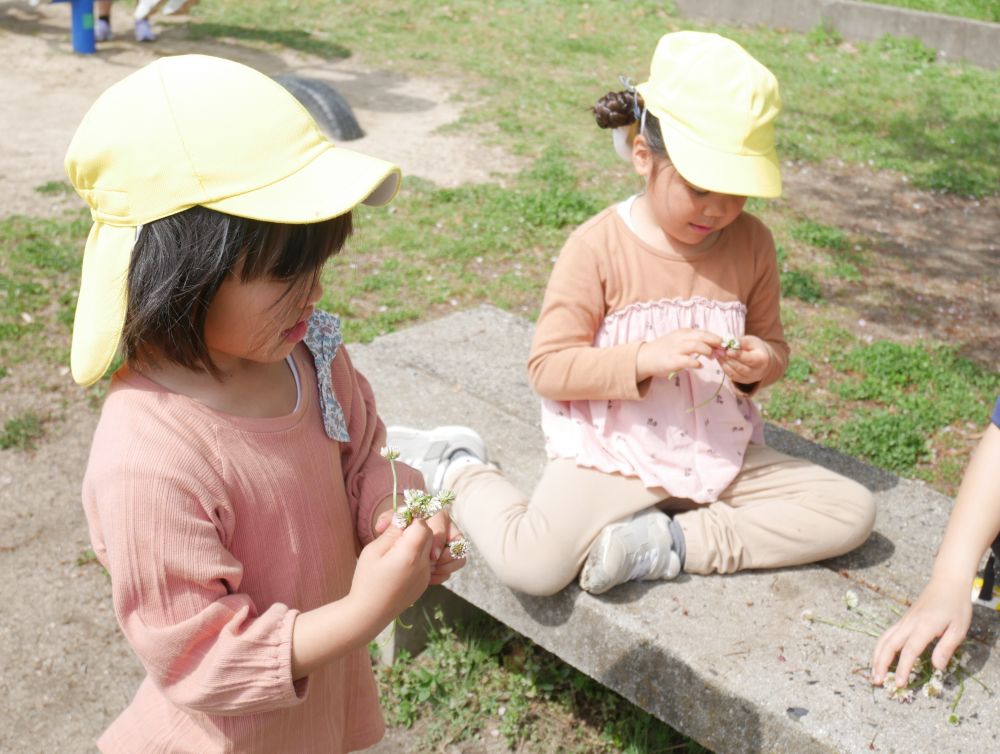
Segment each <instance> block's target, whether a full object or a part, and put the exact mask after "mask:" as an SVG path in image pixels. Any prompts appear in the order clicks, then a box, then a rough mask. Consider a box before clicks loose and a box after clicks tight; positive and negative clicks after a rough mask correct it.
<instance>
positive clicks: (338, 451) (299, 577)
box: [83, 346, 423, 754]
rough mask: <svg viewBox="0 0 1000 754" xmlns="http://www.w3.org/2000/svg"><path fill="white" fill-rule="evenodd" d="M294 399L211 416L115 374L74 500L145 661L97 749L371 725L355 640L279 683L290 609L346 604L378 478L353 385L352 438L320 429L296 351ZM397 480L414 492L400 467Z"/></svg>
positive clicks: (374, 711) (371, 428) (369, 691)
mask: <svg viewBox="0 0 1000 754" xmlns="http://www.w3.org/2000/svg"><path fill="white" fill-rule="evenodd" d="M294 358H295V361H296V364H297V365H298V370H299V374H300V376H301V379H302V396H301V400H300V405H299V407H298V409H297V410H296V411H295V412H294V413H293V414H291V415H289V416H284V417H280V418H274V419H257V418H243V417H235V416H230V415H226V414H222V413H219V412H216V411H213V410H211V409H209V408H207V407H205V406H204V405H202V404H199V403H197V402H195V401H193V400H191V399H189V398H186V397H184V396H180V395H177V394H174V393H170V392H168V391H166V390H165V389H164V388H162V387H160V386H159V385H157V384H155V383H153V382H151V381H149V380H148V379H145V378H144V377H142V376H140V375H138V374H137V373H135V372H131V371H129V370H128V369H127V368H123V369H122V370H121V371H119V372H118V374H116V375H115V377H114V379H113V380H112V384H111V389H110V391H109V393H108V397H107V400H106V401H105V404H104V408H103V411H102V413H101V418H100V422H99V424H98V427H97V430H96V433H95V435H94V442H93V446H92V448H91V454H90V460H89V463H88V466H87V472H86V475H85V478H84V484H83V504H84V509H85V512H86V515H87V520H88V523H89V527H90V536H91V541H92V542H93V546H94V551H95V552H96V553H97V556H98V558H99V560H100V561H101V563H103V564H104V566H105V567H106V568H107V569H108V571H109V573H110V575H111V586H112V596H113V601H114V609H115V613H116V615H117V618H118V621H119V624H120V625H121V627H122V630H123V631H124V633H125V636H126V637H127V639H128V641H129V643H130V644H131V645H132V647H133V649H134V650H135V652H136V654H137V655H138V656H139V659H140V660H141V662H142V664H143V665H144V666H145V668H146V671H147V674H148V675H147V677H146V679H145V680H144V681H143V683H142V684H141V685H140V687H139V689H138V691H137V693H136V695H135V698H134V700H133V701H132V703H131V705H130V706H129V707H128V708H127V709H126V710H125V711H124V712H123V713H122V714H121V715H120V716H119V717H118V719H116V720H115V721H114V723H112V725H111V726H110V727H109V728H108V730H107V731H106V732H105V733H104V735H103V736H102V737H101V739H100V740H99V741H98V746H99V748H100V749H101V750H102V751H105V752H168V751H169V752H178V751H190V752H241V753H242V752H268V753H269V754H270V753H271V752H286V751H287V752H303V753H304V752H323V754H330V753H331V752H343V751H351V750H355V749H359V748H364V747H367V746H370V745H372V744H373V743H375V742H376V741H378V740H379V739H380V738H381V737H382V734H383V732H384V724H383V722H382V717H381V713H380V711H379V707H378V697H377V693H376V688H375V681H374V676H373V674H372V670H371V663H370V660H369V658H368V654H367V651H366V650H365V649H359V650H358V651H356V652H354V653H352V654H350V655H349V656H347V657H345V658H342V659H341V660H339V661H337V662H334V663H332V664H330V665H328V666H326V667H324V668H323V669H322V670H319V671H317V672H315V673H313V674H312V675H311V676H309V677H308V678H306V679H302V680H301V681H299V682H293V681H292V677H291V649H290V647H291V635H292V626H293V623H294V620H295V617H296V615H297V614H298V612H299V611H306V610H310V609H312V608H315V607H319V606H320V605H323V604H326V603H328V602H331V601H334V600H337V599H340V598H342V597H344V596H345V595H346V594H347V593H348V591H349V590H350V586H351V580H352V577H353V575H354V568H355V564H356V560H357V553H358V551H359V547H360V544H361V543H367V542H368V541H370V540H371V539H372V532H371V523H370V522H371V516H372V512H373V510H374V507H375V506H376V504H377V503H378V502H379V501H380V500H381V499H383V498H384V497H385V496H387V495H389V494H391V491H392V476H391V472H390V469H389V465H388V462H387V461H385V460H384V459H383V458H382V457H381V456H380V455H379V450H380V448H381V447H382V445H384V443H385V428H384V427H383V425H382V422H381V421H380V420H379V419H378V416H377V415H376V413H375V404H374V399H373V397H372V391H371V388H370V387H369V385H368V383H367V381H366V380H365V379H364V377H362V376H361V375H360V374H359V373H358V372H356V371H355V370H354V368H353V366H352V365H351V362H350V359H349V357H348V355H347V352H346V349H345V348H343V347H341V349H340V351H339V353H338V355H337V357H336V358H335V359H334V362H333V367H332V373H333V385H334V390H335V392H336V395H337V398H338V400H339V402H340V404H341V406H342V408H343V410H344V416H345V419H346V423H347V428H348V431H349V433H350V436H351V441H350V443H338V442H335V441H333V440H330V439H329V438H328V437H327V436H326V434H325V433H324V430H323V422H322V417H321V414H320V409H319V400H318V395H317V387H316V378H315V374H314V367H313V362H312V357H311V355H310V354H309V351H308V350H307V349H306V348H305V347H304V346H299V347H298V348H297V349H296V351H295V353H294ZM398 470H399V472H400V477H401V478H400V485H401V488H406V487H422V486H423V484H422V482H423V480H422V479H421V478H420V476H419V474H418V473H417V472H415V471H413V470H412V469H409V468H408V467H405V466H400V467H398Z"/></svg>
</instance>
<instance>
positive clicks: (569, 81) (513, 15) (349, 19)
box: [189, 0, 1000, 196]
mask: <svg viewBox="0 0 1000 754" xmlns="http://www.w3.org/2000/svg"><path fill="white" fill-rule="evenodd" d="M483 9H484V5H483V3H482V2H475V1H474V0H456V1H455V2H450V3H448V4H447V5H438V4H436V3H423V2H414V3H411V4H401V3H398V2H394V1H390V0H371V2H368V3H363V4H358V3H330V2H325V0H301V2H298V3H296V4H295V8H294V13H293V14H291V13H290V8H289V6H288V5H287V4H286V3H281V2H260V3H244V2H241V1H240V0H204V2H202V3H201V4H200V5H199V6H197V7H196V9H195V21H194V22H192V24H191V25H190V27H189V28H190V30H191V33H192V34H194V35H198V34H203V33H205V34H207V33H208V32H212V31H213V30H216V29H217V27H216V26H213V25H219V24H223V25H225V26H226V27H229V28H230V29H231V30H232V29H243V30H244V32H243V34H244V36H242V37H240V38H241V39H252V38H254V36H255V35H258V36H259V35H260V34H261V32H259V31H258V30H272V31H273V30H275V29H278V30H280V29H291V28H295V29H299V30H304V31H305V32H306V33H307V36H306V37H303V38H301V39H299V38H298V37H290V38H287V39H284V41H285V42H286V43H288V44H290V45H291V46H293V47H296V48H297V49H301V50H303V51H306V52H313V53H317V54H322V55H326V56H332V57H338V58H339V57H343V56H344V55H345V52H346V53H347V54H350V55H359V56H361V57H363V59H364V61H365V62H366V63H368V64H369V65H372V66H376V67H379V68H388V69H390V70H394V71H398V72H401V73H404V74H407V75H421V74H428V75H435V76H438V77H441V76H443V77H446V78H450V79H452V80H454V81H455V82H460V83H461V87H462V89H463V90H464V92H466V93H467V94H466V98H467V100H468V101H470V102H472V103H474V104H473V105H472V106H471V107H470V109H469V110H468V111H467V112H466V114H465V115H464V116H463V117H462V118H461V120H460V122H459V124H458V125H457V126H456V127H458V128H472V129H475V130H477V131H482V132H483V133H484V134H486V135H487V136H491V137H493V136H495V137H496V138H497V140H498V141H499V142H500V143H502V144H503V145H504V146H505V147H507V148H509V149H511V150H512V151H514V152H515V153H518V154H525V155H528V156H531V157H534V156H537V155H538V154H540V153H541V152H542V151H544V149H545V148H546V147H549V146H552V145H556V144H558V145H561V146H563V147H564V148H565V149H566V150H567V152H568V158H569V160H570V162H571V164H572V165H573V166H574V170H575V171H576V172H578V173H580V174H582V175H585V176H590V177H595V176H599V175H600V174H601V173H605V172H607V171H612V175H615V174H617V173H618V172H620V171H619V170H618V169H617V168H615V167H614V166H615V161H616V159H617V158H616V157H615V156H614V154H613V152H612V150H611V149H610V148H609V146H610V145H609V141H610V140H609V138H608V136H607V134H606V133H604V132H602V131H600V129H598V128H597V127H596V126H595V125H594V123H593V120H592V118H591V116H590V115H589V112H588V108H589V107H590V106H591V105H592V104H593V103H594V102H595V101H596V100H597V98H598V97H600V96H601V95H602V94H604V92H605V91H607V90H608V89H610V88H617V87H618V86H619V84H618V75H619V74H626V75H630V76H633V77H634V78H636V79H642V78H644V77H645V75H646V73H647V71H648V67H649V58H650V56H651V53H652V50H653V48H654V46H655V43H656V40H657V39H658V38H659V36H660V35H661V34H662V33H664V32H668V31H674V30H678V29H681V28H694V29H704V30H711V31H720V32H722V33H724V34H727V35H729V36H731V37H732V38H734V39H736V41H738V42H740V43H741V44H743V45H744V46H745V47H747V49H748V50H750V52H751V53H753V54H754V55H755V56H757V57H758V58H759V59H760V60H761V61H762V62H763V63H764V64H765V65H767V66H769V67H770V68H771V69H772V70H773V71H774V73H775V74H776V75H777V77H778V79H779V81H780V82H781V87H782V98H783V101H784V104H785V108H784V112H783V114H782V115H781V117H780V119H779V122H778V123H779V126H778V139H779V153H780V154H781V155H782V157H783V158H784V159H804V160H809V161H820V160H824V159H843V160H845V161H847V162H850V163H855V164H865V165H870V166H872V167H875V168H892V169H894V170H900V171H902V172H904V173H906V174H907V175H909V176H910V177H911V178H912V179H913V181H914V183H915V184H916V185H919V186H924V187H929V188H936V189H942V190H946V191H953V192H957V193H960V194H972V195H977V196H981V195H985V194H990V193H996V192H997V190H998V184H1000V120H998V118H997V112H998V110H1000V95H998V92H1000V71H988V70H985V69H980V68H976V67H974V66H971V65H965V64H959V63H954V64H953V63H938V62H935V60H934V57H935V56H934V53H933V51H931V50H928V49H926V48H924V47H923V46H922V45H921V44H919V43H918V42H916V41H914V40H910V39H895V38H885V39H883V40H880V41H878V42H875V43H870V44H865V43H857V44H853V45H851V46H849V47H848V46H842V45H841V44H840V42H841V40H840V39H839V38H838V37H836V36H835V35H831V34H829V33H827V32H825V31H823V30H822V29H818V30H816V31H815V32H813V33H810V34H801V33H791V32H786V31H774V30H766V29H759V28H757V29H731V28H725V27H719V26H704V25H700V24H698V23H696V22H694V21H691V20H689V19H681V18H679V17H677V16H675V15H672V14H671V13H670V12H669V6H668V5H666V4H664V3H661V2H652V1H642V0H638V1H636V2H632V3H628V4H627V5H626V6H623V5H621V4H620V3H616V2H611V0H602V1H598V2H590V3H587V4H580V3H575V2H569V0H563V1H562V2H545V3H543V2H537V1H531V0H524V1H523V2H500V3H496V4H493V5H491V6H490V10H489V12H483ZM622 28H627V29H628V33H627V34H623V33H622ZM232 33H233V32H232V31H231V32H230V34H232ZM470 39H472V40H475V41H476V43H475V44H467V43H464V42H463V40H470ZM317 45H319V47H317ZM598 182H599V183H600V181H598ZM605 183H606V181H605ZM599 191H600V189H599V187H598V192H599Z"/></svg>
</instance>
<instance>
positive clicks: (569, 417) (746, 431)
mask: <svg viewBox="0 0 1000 754" xmlns="http://www.w3.org/2000/svg"><path fill="white" fill-rule="evenodd" d="M691 327H697V328H701V329H705V330H710V331H711V332H714V333H718V334H719V335H723V336H725V335H734V336H736V337H740V336H742V335H743V334H744V332H745V327H746V306H745V305H744V304H743V303H741V302H739V301H727V302H718V301H711V300H708V299H705V298H699V297H696V298H691V299H685V300H681V299H664V300H660V301H651V302H643V303H636V304H630V305H629V306H626V307H624V308H622V309H619V310H617V311H614V312H611V313H610V314H608V316H607V317H605V319H604V321H603V323H602V324H601V327H600V329H599V330H598V332H597V334H596V336H595V338H594V345H595V346H597V347H599V348H602V347H609V346H615V345H620V344H623V343H634V342H639V341H650V340H654V339H655V338H657V337H660V336H662V335H666V334H668V333H670V332H672V331H674V330H677V329H679V328H691ZM703 364H704V365H703V367H702V368H701V369H695V370H684V371H682V372H679V373H678V374H675V375H673V377H672V378H670V379H667V378H665V377H660V378H653V379H652V381H651V385H650V387H649V391H648V392H647V393H646V395H645V397H644V398H642V399H640V400H573V401H556V400H550V399H543V401H542V429H543V431H544V433H545V444H546V450H547V451H548V453H549V455H550V456H553V457H562V458H575V459H576V462H577V463H578V464H580V465H581V466H588V467H591V468H595V469H599V470H601V471H605V472H609V473H613V472H617V473H620V474H623V475H625V476H638V477H639V478H640V479H642V481H643V482H644V483H645V484H646V486H647V487H662V488H664V489H665V490H666V491H667V492H668V493H669V494H670V495H671V496H673V497H681V498H689V499H691V500H694V501H696V502H699V503H705V502H712V501H714V500H716V499H718V496H719V494H720V493H721V492H722V491H723V490H724V489H725V488H726V487H728V486H729V484H730V482H732V480H733V478H734V477H735V476H736V474H737V473H738V472H739V470H740V467H741V466H742V464H743V454H744V452H745V451H746V447H747V445H748V444H749V443H750V442H751V441H753V442H757V443H763V441H764V436H763V422H762V421H761V418H760V415H759V413H758V411H757V407H756V406H755V405H754V403H753V401H752V400H750V399H749V398H747V397H745V396H742V395H740V394H739V393H738V392H737V391H736V390H735V389H734V387H733V385H732V383H731V381H730V380H729V379H728V378H725V377H724V375H723V373H722V369H721V368H720V367H719V364H718V362H716V361H715V360H714V359H711V360H705V361H704V362H703ZM722 380H725V382H724V384H723V386H722V389H721V391H719V393H718V395H715V397H714V398H713V397H712V396H713V394H715V392H716V389H717V388H718V386H719V382H720V381H722ZM701 404H704V405H701Z"/></svg>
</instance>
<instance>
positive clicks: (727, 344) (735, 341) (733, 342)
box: [722, 333, 740, 351]
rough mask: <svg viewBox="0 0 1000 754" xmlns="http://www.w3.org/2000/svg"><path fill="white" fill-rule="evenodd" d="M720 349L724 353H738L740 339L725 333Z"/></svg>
mask: <svg viewBox="0 0 1000 754" xmlns="http://www.w3.org/2000/svg"><path fill="white" fill-rule="evenodd" d="M722 347H723V349H725V350H726V351H739V350H740V339H739V338H737V337H736V336H735V335H732V334H730V333H726V334H725V335H723V336H722Z"/></svg>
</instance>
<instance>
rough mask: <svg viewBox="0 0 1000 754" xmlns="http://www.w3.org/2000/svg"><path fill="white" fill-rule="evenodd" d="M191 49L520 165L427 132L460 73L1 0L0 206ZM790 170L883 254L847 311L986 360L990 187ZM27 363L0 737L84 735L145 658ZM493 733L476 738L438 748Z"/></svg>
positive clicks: (64, 391)
mask: <svg viewBox="0 0 1000 754" xmlns="http://www.w3.org/2000/svg"><path fill="white" fill-rule="evenodd" d="M188 52H204V53H209V54H215V55H220V56H225V57H230V58H233V59H235V60H239V61H241V62H244V63H247V64H249V65H251V66H254V67H255V68H258V69H259V70H262V71H264V72H265V73H268V74H270V75H276V74H279V73H289V72H294V73H297V74H300V75H304V76H312V77H316V78H322V79H325V80H327V81H329V82H330V83H332V84H333V85H334V86H336V87H337V89H338V90H339V91H340V92H341V93H342V94H343V95H344V96H345V97H346V98H347V100H348V101H349V102H350V103H351V105H352V107H353V108H354V110H355V113H356V114H357V116H358V119H359V121H360V122H361V124H362V127H363V128H364V129H365V131H366V132H367V135H366V136H365V137H364V138H363V139H361V140H359V141H356V142H352V143H351V146H352V147H353V148H357V149H359V150H362V151H368V152H371V153H373V154H377V155H379V156H381V157H384V158H386V159H390V160H394V161H396V162H398V163H399V164H400V165H401V166H402V168H403V171H404V174H406V175H416V176H421V177H424V178H427V179H428V180H433V181H434V182H436V183H438V184H440V185H449V186H457V185H461V184H463V183H468V182H472V181H482V180H487V179H489V180H496V179H497V177H498V176H499V177H500V179H501V180H502V176H503V174H504V173H509V172H511V171H515V170H517V169H519V168H520V167H521V164H520V163H519V162H518V161H517V160H516V159H515V158H513V157H511V156H510V155H507V154H505V153H503V152H502V151H501V150H499V149H497V148H495V147H490V146H485V145H483V144H480V143H476V142H475V141H474V140H473V139H472V138H471V137H469V136H468V135H467V134H462V133H455V132H448V133H438V129H439V128H440V127H441V126H443V125H445V124H447V123H450V122H453V121H454V120H455V119H456V118H457V117H458V116H459V114H460V109H459V107H458V106H457V105H456V104H455V103H454V102H452V101H451V95H452V93H453V92H455V91H456V83H455V82H444V81H435V80H430V79H414V78H403V77H401V76H400V75H399V74H398V73H395V72H386V71H381V70H379V69H378V68H377V67H370V66H368V65H366V64H365V62H364V61H359V60H357V59H355V58H349V59H347V60H341V61H334V62H330V61H325V60H320V59H317V58H312V57H309V56H305V55H300V54H297V53H292V52H286V51H277V50H261V49H259V48H250V47H247V46H245V45H242V44H239V43H237V42H235V41H233V42H227V41H199V42H196V43H195V42H190V41H187V40H185V39H184V35H183V33H182V32H181V30H179V29H178V28H177V27H176V26H172V25H170V24H163V25H162V26H161V38H160V40H159V41H157V42H156V43H155V44H152V45H138V44H136V43H134V42H132V40H131V39H130V38H129V37H126V36H122V37H121V38H120V39H118V40H116V41H113V42H111V43H108V44H105V45H102V46H101V48H100V52H99V54H97V55H93V56H80V55H74V54H72V52H71V50H70V46H69V8H68V6H67V5H52V6H48V5H41V6H39V7H38V8H35V9H32V8H31V7H30V5H29V4H28V3H27V2H26V1H25V0H0V102H3V106H2V108H0V133H2V134H3V141H2V147H0V197H3V204H2V205H0V216H4V215H11V214H27V215H34V216H49V215H52V214H54V213H59V212H61V211H62V210H63V209H64V208H66V207H70V206H75V205H76V203H77V199H76V197H75V196H64V195H57V196H51V195H43V194H40V193H38V192H37V191H35V187H37V186H39V185H41V184H44V183H45V182H47V181H61V180H64V173H63V169H62V158H63V154H64V152H65V149H66V146H67V144H68V142H69V138H70V136H71V134H72V132H73V129H74V128H75V127H76V125H77V123H78V122H79V120H80V118H81V117H82V116H83V114H84V112H85V111H86V109H87V107H88V106H89V105H90V103H91V102H92V101H93V99H94V98H95V97H96V96H97V94H98V93H99V92H100V91H102V90H103V89H104V88H105V87H107V86H108V85H109V84H111V83H113V82H115V81H117V80H119V79H120V78H122V77H123V76H125V75H127V74H128V73H129V72H131V71H132V70H135V69H136V68H138V67H140V66H142V65H144V64H145V63H147V62H149V61H151V60H153V59H154V58H155V57H156V56H160V55H167V54H176V53H188ZM442 156H446V159H442ZM785 177H786V198H785V199H783V200H782V201H783V202H786V203H787V204H788V206H789V207H791V208H792V209H793V210H795V211H797V212H801V213H802V214H803V215H806V216H808V217H810V218H812V219H816V220H821V221H822V222H824V223H825V224H828V225H834V226H838V227H841V228H843V229H844V230H847V231H849V232H851V233H852V234H856V235H858V236H863V237H865V238H866V239H867V240H868V241H869V242H870V243H871V244H873V245H874V246H875V247H877V249H878V250H879V253H880V254H881V255H882V256H881V258H880V264H879V265H878V269H877V270H873V271H872V273H871V275H869V276H868V277H866V279H865V281H863V284H859V285H857V286H855V287H854V288H851V289H848V290H846V292H843V293H842V294H841V295H840V298H839V299H838V301H837V305H838V307H839V309H838V311H840V312H841V314H840V315H839V316H841V318H842V319H843V321H844V323H845V325H850V326H852V327H863V328H865V332H867V333H869V334H871V335H872V336H873V337H881V336H886V335H890V334H891V335H893V336H894V337H896V338H900V337H902V338H904V339H913V338H918V337H931V338H935V339H938V340H943V341H948V342H956V343H958V344H960V345H963V346H965V347H966V348H967V350H968V351H969V352H970V353H972V354H975V355H976V356H977V357H978V358H979V359H980V360H981V361H984V362H985V363H988V364H991V365H992V366H993V367H994V368H995V367H996V365H997V363H998V362H997V354H1000V330H998V328H997V322H1000V285H998V282H1000V281H998V277H1000V273H998V269H1000V264H998V262H1000V245H998V244H1000V241H998V236H1000V200H998V199H997V198H991V199H987V200H979V201H976V200H969V199H963V198H958V197H949V196H942V195H937V194H932V193H929V192H926V191H919V190H915V189H912V188H911V187H910V186H909V185H908V184H907V183H906V182H905V181H904V180H903V179H902V178H901V177H900V176H898V175H894V174H891V173H873V172H872V171H868V170H864V169H860V168H856V167H847V166H840V165H837V164H827V165H823V166H819V167H817V166H803V165H787V166H786V167H785ZM904 303H905V304H906V305H905V306H903V305H902V304H904ZM861 322H863V324H860V323H861ZM37 369H38V366H37V365H31V364H28V365H23V366H19V367H18V368H17V369H15V370H14V371H13V372H12V374H11V375H10V376H9V377H7V378H5V379H4V381H3V382H2V383H0V389H2V390H3V398H2V405H0V421H2V420H3V419H4V418H5V417H9V416H11V415H13V414H14V413H16V412H17V411H20V410H23V409H24V408H26V407H32V406H36V405H43V406H48V407H49V408H50V409H52V410H54V411H55V413H57V414H58V415H59V416H61V417H62V418H61V419H60V420H59V421H58V422H56V426H55V427H54V428H50V431H49V432H48V434H47V436H46V439H45V440H44V442H43V443H42V444H41V446H40V447H39V448H38V449H37V450H35V451H33V452H27V453H26V452H20V451H13V450H8V451H0V563H2V567H0V594H2V597H3V606H4V610H3V611H2V612H0V658H2V659H0V667H2V668H3V671H2V676H0V693H2V695H3V708H4V709H3V718H4V719H5V720H7V723H6V724H5V725H3V726H0V752H35V751H37V752H53V751H59V752H76V751H81V752H82V751H92V750H93V741H94V740H95V739H96V737H97V736H98V735H99V734H100V732H101V731H102V730H103V729H104V727H105V726H106V725H107V724H108V723H109V722H110V721H111V720H112V719H113V718H114V716H115V715H116V714H117V713H118V712H119V711H120V710H121V709H122V708H123V707H124V706H125V705H126V704H127V703H128V700H129V699H130V697H131V694H132V691H133V689H134V688H135V686H136V684H137V683H138V682H139V680H140V677H141V673H140V669H139V667H138V665H137V663H136V661H135V659H134V657H133V656H132V655H131V652H130V650H129V649H128V647H127V646H126V645H125V643H124V641H123V640H122V639H121V636H120V634H119V632H118V629H117V627H116V626H115V624H114V620H113V617H112V615H111V612H110V609H109V608H110V599H109V590H108V583H107V580H106V578H105V577H104V575H103V573H102V572H101V570H100V569H99V568H97V567H95V566H93V565H88V564H83V565H81V564H79V563H78V562H77V561H78V558H79V557H80V555H81V554H82V553H83V552H84V551H85V549H86V548H87V546H88V544H89V540H88V535H87V531H86V525H85V522H84V519H83V516H82V511H81V509H80V502H79V484H80V479H81V477H82V473H83V468H84V466H85V463H86V457H87V447H88V444H89V440H90V436H91V433H92V431H93V427H94V424H95V422H96V413H95V411H94V409H93V408H91V407H90V406H89V405H88V403H87V401H86V400H85V398H84V396H83V395H82V393H81V392H80V391H78V390H76V389H75V388H74V387H73V386H72V385H71V383H70V378H69V377H68V374H67V371H66V370H64V369H60V370H59V372H58V373H57V374H47V373H46V374H38V373H37ZM40 386H41V387H40ZM415 738H416V737H415V736H413V735H412V734H410V735H408V734H407V733H406V732H405V731H394V732H391V733H390V736H389V738H388V739H387V740H386V741H385V742H384V743H383V744H382V745H380V746H379V747H378V748H377V751H380V752H405V751H408V750H409V746H408V743H407V742H408V741H413V740H415ZM500 750H502V747H500V746H499V744H494V743H492V742H489V743H483V744H471V745H468V746H463V747H461V748H459V747H452V748H451V749H449V750H448V751H450V752H467V753H470V752H491V751H500Z"/></svg>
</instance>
